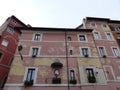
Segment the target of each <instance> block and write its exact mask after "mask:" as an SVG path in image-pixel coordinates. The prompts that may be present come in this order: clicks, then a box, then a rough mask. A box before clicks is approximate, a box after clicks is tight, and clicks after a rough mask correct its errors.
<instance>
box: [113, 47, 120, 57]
mask: <svg viewBox="0 0 120 90" xmlns="http://www.w3.org/2000/svg"><path fill="white" fill-rule="evenodd" d="M113 48H116V49H117V52H118V56H117V55H116V53H115V52H114V50H113ZM111 49H112V53H113V55H114V57H120V50H119V48H118V47H116V46H112V47H111Z"/></svg>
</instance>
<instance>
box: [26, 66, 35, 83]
mask: <svg viewBox="0 0 120 90" xmlns="http://www.w3.org/2000/svg"><path fill="white" fill-rule="evenodd" d="M34 79H35V69H31V68H29V69H28V72H27V77H26V80H27V81H34Z"/></svg>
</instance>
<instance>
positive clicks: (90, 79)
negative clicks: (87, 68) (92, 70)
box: [88, 74, 96, 83]
mask: <svg viewBox="0 0 120 90" xmlns="http://www.w3.org/2000/svg"><path fill="white" fill-rule="evenodd" d="M88 82H89V83H96V78H95V76H93V75H90V74H89V75H88Z"/></svg>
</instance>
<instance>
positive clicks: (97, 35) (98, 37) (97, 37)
mask: <svg viewBox="0 0 120 90" xmlns="http://www.w3.org/2000/svg"><path fill="white" fill-rule="evenodd" d="M94 38H95V39H96V40H99V39H100V34H99V33H98V32H94Z"/></svg>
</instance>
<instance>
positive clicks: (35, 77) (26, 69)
mask: <svg viewBox="0 0 120 90" xmlns="http://www.w3.org/2000/svg"><path fill="white" fill-rule="evenodd" d="M28 69H35V75H34V80H33V83H36V79H37V73H38V67H26V68H25V74H24V78H23V82H24V81H25V80H27V74H28Z"/></svg>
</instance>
